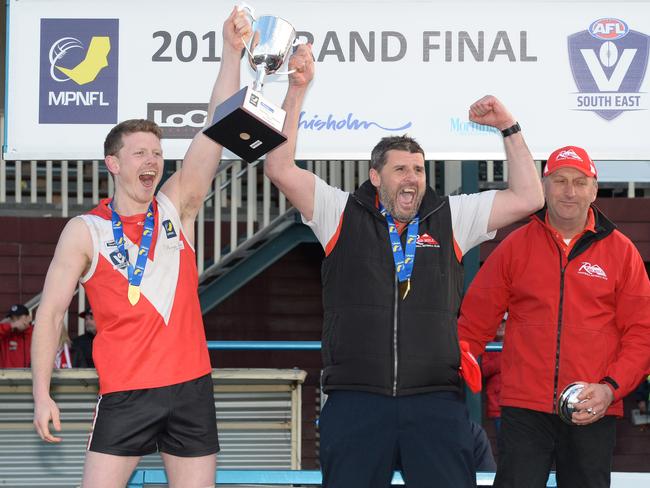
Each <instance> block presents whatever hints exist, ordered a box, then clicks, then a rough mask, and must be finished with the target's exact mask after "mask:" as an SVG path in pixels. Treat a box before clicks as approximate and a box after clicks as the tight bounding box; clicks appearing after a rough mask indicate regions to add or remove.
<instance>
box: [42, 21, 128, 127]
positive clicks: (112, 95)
mask: <svg viewBox="0 0 650 488" xmlns="http://www.w3.org/2000/svg"><path fill="white" fill-rule="evenodd" d="M118 27H119V26H118V20H117V19H41V60H40V69H41V76H40V94H39V122H40V123H41V124H59V123H63V124H105V123H115V122H117V72H118V70H117V63H118Z"/></svg>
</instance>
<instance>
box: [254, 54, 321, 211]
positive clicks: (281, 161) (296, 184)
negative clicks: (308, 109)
mask: <svg viewBox="0 0 650 488" xmlns="http://www.w3.org/2000/svg"><path fill="white" fill-rule="evenodd" d="M289 69H296V72H295V73H293V74H291V75H290V76H289V88H288V90H287V96H286V98H285V99H284V103H283V105H282V108H283V109H284V110H285V111H286V112H287V116H286V118H285V120H284V130H283V132H284V134H285V135H286V136H287V141H286V142H285V143H284V144H282V145H280V146H278V147H277V148H276V149H274V150H273V151H271V152H270V153H269V154H267V156H266V161H265V162H264V173H265V174H266V176H268V177H269V179H270V180H271V181H272V182H273V183H274V184H275V186H277V187H278V189H279V190H280V191H281V192H282V193H284V195H285V196H286V197H287V198H288V199H289V201H290V202H291V204H292V205H293V206H294V207H296V208H297V209H298V211H299V212H300V213H301V214H302V215H303V216H304V217H305V218H306V219H307V220H311V218H312V214H313V213H314V186H315V182H314V175H313V173H311V172H309V171H306V170H304V169H301V168H299V167H298V166H296V163H295V161H294V158H295V155H296V141H297V138H298V120H299V119H300V109H301V108H302V102H303V100H304V98H305V94H306V92H307V88H308V86H309V82H310V81H311V80H312V78H313V77H314V58H313V56H312V53H311V45H309V44H307V45H301V46H299V47H298V49H297V50H296V52H295V53H294V54H293V56H291V59H290V60H289Z"/></svg>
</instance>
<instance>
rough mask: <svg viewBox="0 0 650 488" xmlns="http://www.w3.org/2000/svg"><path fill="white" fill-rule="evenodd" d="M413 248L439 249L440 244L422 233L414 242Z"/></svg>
mask: <svg viewBox="0 0 650 488" xmlns="http://www.w3.org/2000/svg"><path fill="white" fill-rule="evenodd" d="M415 247H440V244H438V241H436V240H435V239H434V238H433V237H431V236H430V235H429V234H427V233H424V234H421V235H419V236H418V240H417V241H415Z"/></svg>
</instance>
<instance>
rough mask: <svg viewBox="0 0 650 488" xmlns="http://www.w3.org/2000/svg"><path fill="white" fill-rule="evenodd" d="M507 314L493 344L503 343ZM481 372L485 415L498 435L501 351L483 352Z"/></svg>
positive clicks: (499, 422) (499, 426)
mask: <svg viewBox="0 0 650 488" xmlns="http://www.w3.org/2000/svg"><path fill="white" fill-rule="evenodd" d="M507 317H508V314H507V313H506V314H505V315H504V316H503V321H502V322H501V325H500V326H499V328H498V329H497V335H496V336H495V337H494V342H503V334H504V333H505V329H506V319H507ZM481 372H482V373H483V380H484V382H485V399H486V404H487V405H486V415H487V417H488V418H489V419H492V420H493V421H494V428H495V429H496V431H497V435H498V434H499V430H500V429H501V407H500V406H499V402H500V400H499V398H500V396H501V351H494V352H487V351H486V352H485V353H483V355H482V356H481Z"/></svg>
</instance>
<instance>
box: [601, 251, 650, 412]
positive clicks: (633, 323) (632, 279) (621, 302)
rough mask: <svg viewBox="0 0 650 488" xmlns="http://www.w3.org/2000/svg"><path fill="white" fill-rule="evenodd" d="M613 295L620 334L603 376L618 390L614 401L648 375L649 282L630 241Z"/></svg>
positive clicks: (649, 353) (623, 395)
mask: <svg viewBox="0 0 650 488" xmlns="http://www.w3.org/2000/svg"><path fill="white" fill-rule="evenodd" d="M624 257H625V261H624V262H625V263H626V264H625V265H624V266H622V267H621V270H622V273H621V275H622V276H621V277H620V278H619V279H620V280H621V283H620V284H619V285H618V286H617V293H616V324H617V326H618V328H619V330H620V331H621V339H620V344H619V350H618V354H617V359H616V361H614V363H612V364H611V365H610V366H609V368H608V369H607V376H608V377H609V378H611V379H612V380H613V381H614V382H615V383H616V384H617V385H618V388H614V399H615V400H618V399H620V398H623V397H625V396H626V395H628V394H629V393H631V392H632V391H634V389H635V388H636V387H637V386H638V384H639V383H640V382H641V379H642V378H643V377H645V376H646V375H648V373H650V281H649V280H648V274H647V272H646V270H645V266H644V264H643V260H642V259H641V256H640V255H639V252H638V251H637V250H636V248H635V247H634V245H633V244H632V243H631V242H630V243H628V247H627V249H626V252H625V256H624Z"/></svg>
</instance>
